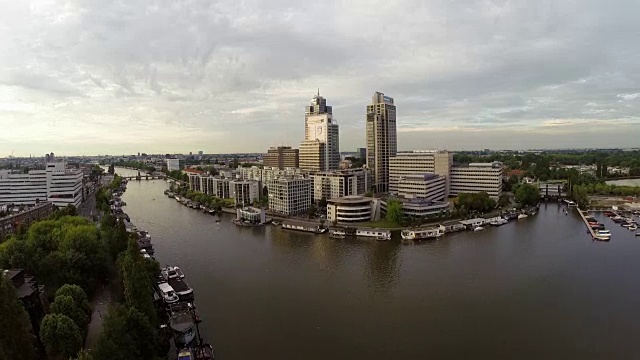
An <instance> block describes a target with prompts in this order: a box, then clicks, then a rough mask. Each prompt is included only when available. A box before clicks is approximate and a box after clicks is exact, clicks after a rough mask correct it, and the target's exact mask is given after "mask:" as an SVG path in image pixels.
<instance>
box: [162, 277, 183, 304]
mask: <svg viewBox="0 0 640 360" xmlns="http://www.w3.org/2000/svg"><path fill="white" fill-rule="evenodd" d="M158 292H159V293H160V297H162V301H164V303H165V304H167V305H169V304H173V303H176V302H178V300H180V298H179V297H178V294H176V292H175V291H174V290H173V288H172V287H171V285H169V284H167V283H166V282H161V283H158Z"/></svg>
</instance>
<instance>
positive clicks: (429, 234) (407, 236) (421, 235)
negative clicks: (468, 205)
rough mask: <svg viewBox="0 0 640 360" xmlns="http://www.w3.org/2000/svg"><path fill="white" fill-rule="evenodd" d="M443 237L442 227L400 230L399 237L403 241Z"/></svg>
mask: <svg viewBox="0 0 640 360" xmlns="http://www.w3.org/2000/svg"><path fill="white" fill-rule="evenodd" d="M442 235H444V226H442V225H440V226H436V227H430V228H422V229H421V228H417V229H405V230H402V232H401V233H400V236H402V239H403V240H420V239H436V238H439V237H440V236H442Z"/></svg>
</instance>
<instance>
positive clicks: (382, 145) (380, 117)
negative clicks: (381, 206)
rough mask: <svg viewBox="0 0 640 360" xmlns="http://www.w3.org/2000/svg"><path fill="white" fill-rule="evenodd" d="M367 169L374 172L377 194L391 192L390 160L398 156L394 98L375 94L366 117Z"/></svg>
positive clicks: (368, 106) (378, 93)
mask: <svg viewBox="0 0 640 360" xmlns="http://www.w3.org/2000/svg"><path fill="white" fill-rule="evenodd" d="M366 137H367V167H368V168H369V169H371V170H372V171H373V182H374V184H375V187H376V192H387V191H389V158H391V157H393V156H395V155H396V151H397V138H396V106H395V105H394V102H393V98H392V97H389V96H385V95H384V94H383V93H380V92H376V93H374V94H373V99H372V102H371V105H367V116H366Z"/></svg>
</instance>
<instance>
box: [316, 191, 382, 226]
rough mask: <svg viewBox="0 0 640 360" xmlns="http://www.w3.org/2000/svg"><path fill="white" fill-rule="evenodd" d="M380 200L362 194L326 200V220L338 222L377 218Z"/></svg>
mask: <svg viewBox="0 0 640 360" xmlns="http://www.w3.org/2000/svg"><path fill="white" fill-rule="evenodd" d="M379 218H380V201H379V200H377V199H374V198H369V197H364V196H355V195H354V196H345V197H342V198H338V199H331V200H329V201H328V202H327V220H329V221H331V222H338V223H358V222H366V221H373V220H378V219H379Z"/></svg>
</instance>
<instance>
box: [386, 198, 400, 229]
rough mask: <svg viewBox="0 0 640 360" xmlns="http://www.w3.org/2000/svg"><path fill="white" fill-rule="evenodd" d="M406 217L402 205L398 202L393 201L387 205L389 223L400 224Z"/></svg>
mask: <svg viewBox="0 0 640 360" xmlns="http://www.w3.org/2000/svg"><path fill="white" fill-rule="evenodd" d="M403 217H404V211H403V210H402V203H401V202H400V201H398V200H395V199H392V200H389V202H388V203H387V217H386V219H387V221H389V222H391V223H394V224H400V222H402V219H403Z"/></svg>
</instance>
